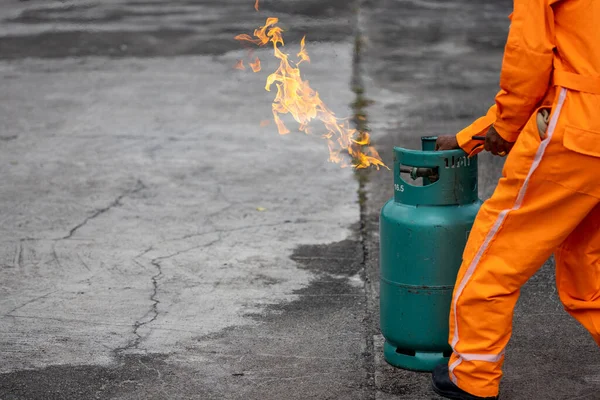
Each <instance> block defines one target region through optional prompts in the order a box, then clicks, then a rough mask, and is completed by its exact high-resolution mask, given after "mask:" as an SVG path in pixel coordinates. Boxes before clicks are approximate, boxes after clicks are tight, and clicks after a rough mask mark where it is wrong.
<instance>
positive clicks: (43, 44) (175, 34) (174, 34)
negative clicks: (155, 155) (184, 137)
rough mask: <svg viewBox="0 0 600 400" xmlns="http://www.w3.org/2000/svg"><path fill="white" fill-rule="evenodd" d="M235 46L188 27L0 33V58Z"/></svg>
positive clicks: (209, 50)
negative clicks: (11, 34) (149, 29)
mask: <svg viewBox="0 0 600 400" xmlns="http://www.w3.org/2000/svg"><path fill="white" fill-rule="evenodd" d="M238 46H239V45H238V43H236V42H235V41H233V40H230V39H227V38H206V37H204V36H201V35H199V34H198V33H197V32H196V31H195V30H192V29H159V30H153V31H135V32H133V31H110V32H93V31H67V32H46V33H42V34H34V35H24V36H5V37H0V59H5V60H6V59H9V60H10V59H20V58H25V57H36V58H64V57H81V56H98V55H103V56H109V57H156V56H164V57H167V56H176V55H192V54H214V55H218V54H223V53H224V52H226V51H227V50H234V49H237V48H238Z"/></svg>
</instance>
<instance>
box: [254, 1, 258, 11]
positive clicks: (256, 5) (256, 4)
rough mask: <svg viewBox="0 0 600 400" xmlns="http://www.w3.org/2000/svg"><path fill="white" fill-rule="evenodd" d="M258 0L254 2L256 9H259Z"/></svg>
mask: <svg viewBox="0 0 600 400" xmlns="http://www.w3.org/2000/svg"><path fill="white" fill-rule="evenodd" d="M258 1H259V0H256V3H254V9H255V10H256V11H258Z"/></svg>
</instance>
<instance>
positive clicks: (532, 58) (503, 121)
mask: <svg viewBox="0 0 600 400" xmlns="http://www.w3.org/2000/svg"><path fill="white" fill-rule="evenodd" d="M554 2H556V0H514V11H513V13H512V15H511V26H510V29H509V33H508V39H507V41H506V46H505V49H504V58H503V60H502V70H501V73H500V89H501V90H500V92H499V93H498V94H497V95H496V106H497V109H496V120H495V122H494V128H495V129H496V131H497V132H498V134H499V135H500V136H502V138H504V139H505V140H507V141H509V142H515V141H516V140H517V137H518V136H519V133H520V132H521V129H523V127H524V126H525V123H526V122H527V121H528V120H529V118H530V117H531V114H532V113H533V112H534V111H535V108H536V107H537V106H538V104H539V103H540V101H541V100H542V99H543V97H544V95H545V94H546V92H547V91H548V89H549V87H550V79H551V75H552V62H553V58H554V48H555V44H554V13H553V10H552V7H551V3H554Z"/></svg>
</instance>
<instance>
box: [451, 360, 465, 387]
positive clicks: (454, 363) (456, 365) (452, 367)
mask: <svg viewBox="0 0 600 400" xmlns="http://www.w3.org/2000/svg"><path fill="white" fill-rule="evenodd" d="M461 362H462V358H460V356H458V359H457V360H456V361H454V362H453V363H452V364H450V366H449V367H448V371H449V372H450V379H452V382H454V384H455V385H458V382H457V379H456V375H454V368H456V367H458V365H459V364H460V363H461Z"/></svg>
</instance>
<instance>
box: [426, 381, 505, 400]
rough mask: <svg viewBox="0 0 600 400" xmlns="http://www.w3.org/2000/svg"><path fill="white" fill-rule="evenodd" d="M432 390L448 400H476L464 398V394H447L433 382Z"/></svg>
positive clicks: (470, 397)
mask: <svg viewBox="0 0 600 400" xmlns="http://www.w3.org/2000/svg"><path fill="white" fill-rule="evenodd" d="M431 388H432V389H433V391H434V392H436V393H437V394H439V395H440V396H442V397H445V398H447V399H451V400H472V399H473V398H474V397H472V396H469V397H464V396H463V395H462V394H456V393H454V392H447V391H445V390H442V389H440V388H438V387H437V386H435V383H434V382H431ZM497 400H499V397H498V398H497Z"/></svg>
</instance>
